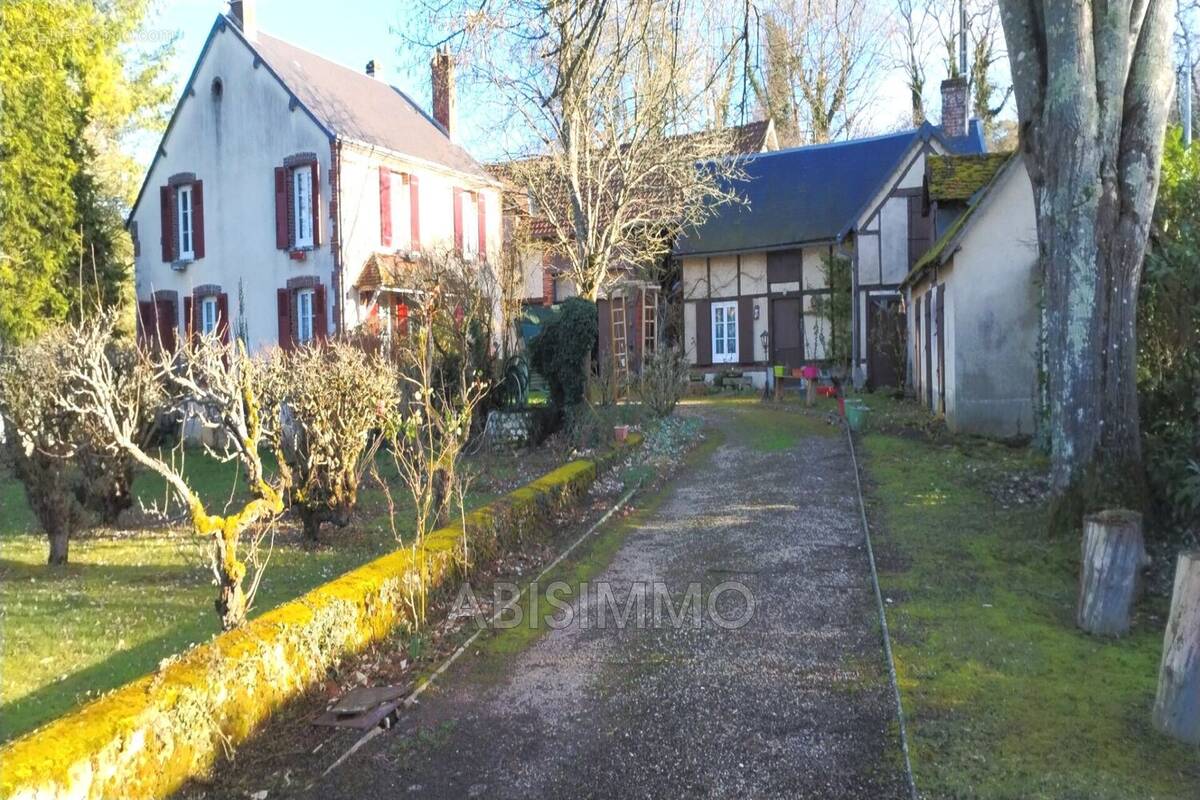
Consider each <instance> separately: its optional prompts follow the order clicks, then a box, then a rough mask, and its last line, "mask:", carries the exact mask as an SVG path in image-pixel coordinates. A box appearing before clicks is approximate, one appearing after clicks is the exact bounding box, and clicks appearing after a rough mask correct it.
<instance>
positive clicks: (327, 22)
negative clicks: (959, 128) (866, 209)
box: [139, 0, 1014, 164]
mask: <svg viewBox="0 0 1200 800" xmlns="http://www.w3.org/2000/svg"><path fill="white" fill-rule="evenodd" d="M257 5H258V24H259V28H261V29H262V30H264V31H266V32H268V33H270V34H271V35H273V36H277V37H279V38H281V39H286V40H287V41H289V42H291V43H293V44H296V45H299V46H300V47H303V48H305V49H308V50H311V51H313V52H315V53H318V54H320V55H322V56H324V57H326V58H328V59H331V60H333V61H336V62H338V63H340V64H345V65H346V66H349V67H353V68H355V69H363V68H364V67H365V65H366V63H367V61H369V60H371V59H372V58H374V59H376V60H377V61H381V62H382V63H383V65H384V72H385V75H386V77H387V79H388V81H389V82H390V83H392V84H394V85H396V86H399V87H400V88H401V89H403V90H404V91H405V92H407V93H408V94H409V95H410V96H411V97H412V98H413V99H414V100H416V101H417V102H419V103H421V104H423V105H424V106H425V107H426V108H428V107H429V73H428V68H427V67H426V66H425V64H426V63H427V61H426V60H427V57H428V56H427V54H422V53H419V52H414V50H413V49H412V48H410V47H406V45H405V43H404V42H403V40H402V39H401V38H400V36H399V35H398V34H396V33H394V32H393V28H394V27H395V26H396V25H397V24H398V23H399V22H400V20H401V19H402V15H404V14H405V13H408V12H409V11H410V10H411V9H412V7H413V6H412V5H410V4H409V3H406V2H403V0H399V1H398V0H338V2H330V1H329V0H257ZM227 8H228V3H226V2H224V0H160V2H159V6H158V8H157V9H156V10H155V11H154V12H153V13H152V15H151V18H150V19H149V20H148V21H147V25H146V30H145V33H144V38H145V41H146V42H147V43H148V44H149V45H156V44H160V43H161V42H162V41H163V40H164V39H165V38H167V37H169V36H172V35H175V36H177V40H176V48H175V58H174V61H173V64H172V69H171V72H172V75H173V83H174V86H175V96H176V97H178V96H179V93H180V92H181V91H182V89H183V83H184V81H186V80H187V76H188V74H189V73H190V72H191V69H192V65H193V64H194V63H195V61H196V58H197V56H198V55H199V54H200V48H201V47H202V46H203V45H204V39H205V37H206V36H207V35H208V31H209V29H210V28H211V27H212V23H213V20H214V19H216V16H217V14H219V13H223V12H224V11H225V10H226V9H227ZM1001 66H1003V67H1006V66H1007V65H1001ZM997 72H998V74H997V76H996V77H997V79H998V82H999V83H1000V84H1001V85H1002V86H1003V85H1006V84H1007V81H1008V75H1007V70H1006V69H1001V70H998V71H997ZM942 77H943V75H941V74H939V72H938V68H937V65H936V64H931V65H930V70H929V75H928V82H927V84H926V85H927V86H929V87H931V88H930V90H928V91H927V93H926V98H925V102H926V104H927V108H929V109H930V112H931V114H933V115H935V116H934V119H936V113H937V110H938V109H939V108H940V105H941V99H940V97H938V96H937V91H938V90H937V86H938V84H939V83H940V81H941V79H942ZM907 103H908V99H907V92H906V90H905V88H904V86H903V83H902V79H901V77H900V75H899V74H898V73H891V74H889V75H887V76H886V77H885V78H884V79H883V81H882V82H881V84H880V86H879V89H878V92H877V95H876V102H875V103H874V104H873V105H872V116H871V119H870V120H869V126H870V127H871V128H872V129H874V130H877V131H883V130H889V129H894V128H896V127H898V126H899V125H901V124H902V121H903V120H904V118H905V116H906V115H907V113H908V108H907ZM1007 111H1008V115H1010V116H1012V115H1014V114H1013V111H1012V103H1011V102H1010V103H1009V108H1008V109H1007ZM487 112H488V110H487V108H486V107H479V106H477V105H476V106H472V104H469V103H466V102H462V101H461V99H460V103H459V110H458V113H459V123H460V130H461V138H462V142H463V144H464V145H465V146H466V148H467V149H468V150H469V151H470V152H471V153H472V155H474V156H475V157H476V158H478V159H480V160H483V161H486V160H489V159H494V158H497V157H500V156H501V155H502V152H501V151H500V149H499V145H498V143H497V142H496V141H495V138H494V136H492V135H491V134H492V129H491V127H490V126H489V124H488V123H489V120H488V119H487ZM155 141H156V140H155ZM154 144H155V143H154V142H150V143H147V145H146V146H144V147H140V148H139V150H140V151H144V152H143V153H141V155H142V160H143V161H144V162H145V163H147V164H148V163H149V160H150V156H151V155H152V154H153V152H154Z"/></svg>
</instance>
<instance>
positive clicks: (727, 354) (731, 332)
mask: <svg viewBox="0 0 1200 800" xmlns="http://www.w3.org/2000/svg"><path fill="white" fill-rule="evenodd" d="M737 314H738V310H737V303H713V304H712V339H713V341H712V353H713V363H714V364H723V363H729V364H736V363H737V361H738V324H737V323H738V318H737Z"/></svg>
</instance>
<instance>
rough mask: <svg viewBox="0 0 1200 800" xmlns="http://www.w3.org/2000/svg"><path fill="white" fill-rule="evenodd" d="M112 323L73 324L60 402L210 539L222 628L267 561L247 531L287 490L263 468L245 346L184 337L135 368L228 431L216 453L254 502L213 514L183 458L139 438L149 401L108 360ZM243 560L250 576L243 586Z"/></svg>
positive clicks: (243, 607) (272, 512)
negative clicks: (231, 465)
mask: <svg viewBox="0 0 1200 800" xmlns="http://www.w3.org/2000/svg"><path fill="white" fill-rule="evenodd" d="M114 324H115V317H114V316H113V315H112V314H110V313H101V314H100V315H99V316H98V317H97V318H96V319H93V320H88V321H85V322H83V323H81V324H79V325H78V326H76V327H75V328H74V330H73V331H72V336H73V339H74V342H75V346H74V348H73V349H72V351H71V354H70V359H69V360H68V361H67V363H65V364H64V365H63V371H64V375H65V376H66V379H67V380H66V381H65V385H64V388H63V390H62V392H61V393H60V395H59V396H58V398H57V405H58V407H60V408H62V409H64V410H66V411H69V412H70V413H74V414H78V415H79V416H80V417H81V418H83V419H86V420H88V421H89V423H91V424H94V425H95V426H96V427H97V428H98V429H99V430H101V431H103V435H104V436H105V438H106V440H107V441H108V442H109V446H110V447H112V448H114V449H116V450H120V451H122V452H124V453H126V454H128V455H129V456H131V457H133V458H134V459H135V460H136V461H137V462H138V463H139V464H140V465H141V466H142V467H144V468H146V469H148V470H150V471H151V472H153V473H155V474H157V475H159V476H160V477H161V478H162V479H163V480H164V481H165V482H166V484H167V486H168V488H169V489H170V491H171V492H172V494H173V495H174V497H175V499H176V500H177V501H178V502H179V503H180V505H182V506H183V508H185V509H186V510H187V514H188V518H189V520H190V521H191V525H192V529H193V531H194V532H195V533H196V534H197V535H198V536H202V537H204V538H206V539H207V540H208V541H209V543H210V545H211V548H210V551H209V564H210V567H211V569H212V571H213V576H214V578H215V580H216V583H217V591H218V594H217V600H216V609H217V613H218V615H219V616H220V618H221V625H222V627H223V628H224V629H226V630H229V629H231V628H234V627H236V626H237V625H239V624H241V623H242V621H243V620H245V618H246V613H247V612H248V610H249V607H250V604H251V602H252V600H253V597H254V593H255V591H256V590H257V588H258V584H259V581H260V580H261V577H262V570H263V569H264V568H265V565H266V563H265V560H261V559H259V557H258V549H257V547H256V544H257V538H252V539H250V540H249V541H247V540H246V539H245V538H244V537H245V534H246V533H247V532H248V531H251V530H252V529H256V530H261V527H258V526H260V523H264V522H270V521H273V520H274V519H275V518H276V517H277V516H278V515H279V514H280V513H281V512H282V511H283V508H284V495H285V492H286V490H287V488H288V487H287V485H286V481H285V475H286V473H284V474H281V475H280V476H279V477H277V478H275V479H274V480H271V479H269V478H268V477H267V475H266V471H265V469H264V467H263V460H262V453H261V448H262V446H263V445H264V443H265V442H264V430H263V420H262V418H261V415H260V394H259V386H258V385H257V383H256V379H255V373H256V370H255V369H254V365H253V364H252V363H251V361H250V358H249V356H247V355H246V349H245V346H244V345H243V344H242V343H241V342H236V343H235V344H233V345H228V344H223V343H221V342H220V341H219V340H218V339H217V338H216V336H215V335H210V336H204V337H199V338H197V339H196V340H194V341H193V340H187V341H185V342H184V343H183V346H182V347H181V348H180V350H179V352H178V353H175V354H171V353H167V352H159V353H156V354H154V355H147V356H146V358H145V360H142V361H139V362H137V365H136V367H135V368H136V369H138V370H145V371H146V373H145V375H146V377H145V379H144V380H145V382H146V383H148V384H153V385H157V386H159V387H162V390H163V391H164V392H165V394H166V396H167V402H168V403H170V404H171V405H172V406H173V407H175V408H178V409H183V408H184V407H189V408H191V409H192V410H193V413H196V414H198V415H199V416H200V417H201V418H202V419H203V420H205V421H206V424H208V425H212V426H214V427H215V428H217V429H218V430H220V431H221V432H222V433H224V434H225V435H224V439H225V440H226V443H227V447H228V450H227V454H216V453H214V455H219V457H222V458H224V459H226V460H236V461H237V462H238V463H239V464H240V465H241V467H242V468H243V469H244V471H245V476H246V481H247V483H248V485H249V488H250V493H251V495H252V497H251V499H249V500H247V501H245V502H244V503H242V504H241V505H240V506H239V507H238V508H236V510H234V511H232V512H228V509H227V512H228V513H224V514H215V513H210V512H209V511H208V509H207V508H206V506H205V503H204V501H203V499H202V498H201V497H200V495H199V494H198V493H197V492H196V491H195V490H193V489H192V487H191V486H190V485H189V484H188V482H187V478H186V476H185V473H184V462H183V459H182V458H181V457H171V455H170V454H164V453H162V452H160V451H158V450H156V449H151V448H149V447H147V446H146V445H145V444H144V443H143V442H142V441H140V440H139V438H138V430H137V428H136V426H135V422H134V421H135V420H137V419H138V418H139V416H140V412H139V411H138V407H139V406H140V405H142V404H143V403H145V402H146V400H147V397H146V396H145V395H144V394H142V393H129V392H123V391H121V388H120V387H121V386H122V383H123V381H124V380H125V378H124V377H123V376H122V375H121V374H119V371H120V370H119V368H118V367H117V366H116V365H115V364H114V362H113V360H112V359H110V358H108V357H107V356H106V350H107V349H108V347H109V346H110V343H111V341H112V338H113V328H114ZM176 455H178V454H176ZM280 460H282V459H280ZM248 566H249V568H250V569H251V570H252V574H251V576H250V583H249V586H246V585H244V582H245V578H246V577H247V568H248Z"/></svg>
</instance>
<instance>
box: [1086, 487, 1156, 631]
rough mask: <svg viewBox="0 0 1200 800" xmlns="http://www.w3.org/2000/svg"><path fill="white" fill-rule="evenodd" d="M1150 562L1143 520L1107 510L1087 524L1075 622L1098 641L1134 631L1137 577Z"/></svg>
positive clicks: (1094, 516) (1130, 514)
mask: <svg viewBox="0 0 1200 800" xmlns="http://www.w3.org/2000/svg"><path fill="white" fill-rule="evenodd" d="M1145 563H1146V548H1145V543H1144V540H1143V538H1142V515H1141V514H1138V513H1137V512H1134V511H1102V512H1101V513H1099V514H1092V515H1089V516H1088V517H1086V518H1085V519H1084V521H1083V560H1082V563H1081V565H1080V571H1079V603H1078V606H1077V612H1076V622H1077V623H1078V625H1079V627H1080V628H1082V629H1083V630H1085V631H1087V632H1088V633H1091V634H1094V635H1096V636H1123V635H1124V634H1126V633H1128V632H1129V623H1130V612H1131V611H1132V609H1133V603H1134V600H1135V599H1136V597H1137V590H1138V584H1139V579H1138V574H1139V572H1140V571H1141V568H1142V567H1143V566H1144V564H1145Z"/></svg>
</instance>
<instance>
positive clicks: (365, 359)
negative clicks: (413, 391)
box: [258, 342, 397, 545]
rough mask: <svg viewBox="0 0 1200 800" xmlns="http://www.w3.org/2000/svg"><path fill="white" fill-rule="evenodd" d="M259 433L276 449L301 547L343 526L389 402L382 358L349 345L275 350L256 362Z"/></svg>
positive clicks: (389, 379) (390, 376) (387, 369)
mask: <svg viewBox="0 0 1200 800" xmlns="http://www.w3.org/2000/svg"><path fill="white" fill-rule="evenodd" d="M258 382H259V383H260V385H261V387H262V390H261V394H262V409H263V410H262V414H263V417H264V419H266V420H269V421H270V424H269V425H267V426H265V427H266V436H267V437H268V438H269V439H270V441H271V444H272V449H273V450H274V451H275V452H277V453H280V454H282V456H283V460H282V461H281V462H280V465H279V466H280V470H281V471H282V472H284V473H286V474H285V481H284V482H285V483H286V484H287V485H288V486H289V487H290V489H289V492H288V495H289V496H288V500H289V502H290V504H291V505H292V506H293V507H294V508H295V509H296V512H297V514H299V516H300V520H301V522H303V524H304V538H305V541H306V543H308V544H309V545H316V544H317V542H318V540H319V534H320V529H321V525H322V524H323V523H327V522H328V523H333V524H335V525H338V526H344V525H346V524H347V523H348V522H349V519H350V512H351V511H353V509H354V507H355V506H356V505H357V504H358V488H359V485H360V484H361V483H362V478H363V475H364V474H365V473H366V472H367V470H368V469H370V467H371V465H372V464H373V463H374V461H375V455H376V454H377V453H378V452H379V446H380V445H381V444H382V442H383V439H384V430H385V428H386V422H387V419H388V418H389V417H390V415H391V414H392V413H393V410H394V406H395V404H396V400H397V392H396V389H397V387H396V374H395V371H394V370H393V369H392V366H391V365H390V364H389V363H388V361H387V360H386V359H385V358H383V357H382V356H380V355H378V354H374V355H369V354H368V353H367V352H365V351H364V350H363V349H361V348H359V347H356V346H354V345H351V344H346V343H341V342H335V343H331V344H329V345H326V346H324V347H300V348H298V349H295V350H291V351H286V350H275V351H273V352H272V353H270V354H269V355H268V356H267V357H266V359H265V360H264V361H263V362H262V363H261V364H260V365H259V377H258Z"/></svg>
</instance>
